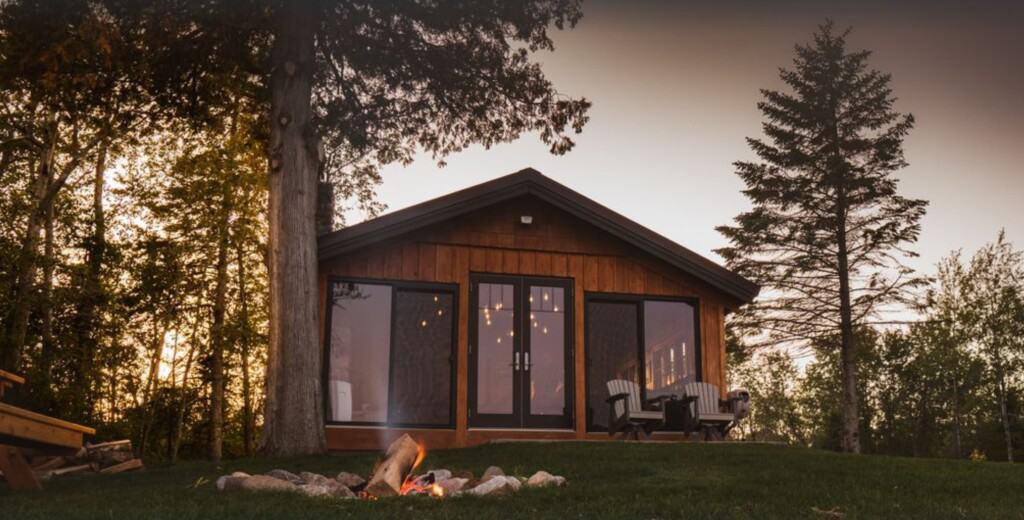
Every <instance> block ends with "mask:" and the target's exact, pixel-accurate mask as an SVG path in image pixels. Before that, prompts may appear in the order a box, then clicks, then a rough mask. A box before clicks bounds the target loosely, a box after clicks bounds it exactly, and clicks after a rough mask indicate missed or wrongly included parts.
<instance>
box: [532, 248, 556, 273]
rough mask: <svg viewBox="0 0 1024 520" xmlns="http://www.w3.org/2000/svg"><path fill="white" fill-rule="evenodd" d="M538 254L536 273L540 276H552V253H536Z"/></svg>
mask: <svg viewBox="0 0 1024 520" xmlns="http://www.w3.org/2000/svg"><path fill="white" fill-rule="evenodd" d="M535 255H536V256H537V265H536V269H537V271H536V273H537V275H539V276H552V275H554V273H553V272H552V269H551V253H535Z"/></svg>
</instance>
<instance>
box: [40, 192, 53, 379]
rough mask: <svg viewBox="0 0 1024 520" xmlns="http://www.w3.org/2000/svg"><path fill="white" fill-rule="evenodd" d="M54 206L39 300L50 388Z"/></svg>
mask: <svg viewBox="0 0 1024 520" xmlns="http://www.w3.org/2000/svg"><path fill="white" fill-rule="evenodd" d="M53 217H54V215H53V204H50V205H49V206H47V207H46V224H45V225H44V226H43V236H44V239H43V287H42V291H41V292H42V294H41V298H40V300H39V310H40V320H39V321H40V322H41V329H42V330H40V335H41V336H42V338H41V339H42V344H43V349H42V350H43V351H42V353H41V354H42V364H43V366H42V367H41V368H42V370H41V372H42V374H43V378H44V379H45V381H46V384H47V388H49V387H50V386H49V383H50V376H51V374H52V363H53V359H54V354H55V353H54V349H55V348H56V346H55V345H54V341H53V273H54V271H55V270H56V268H57V260H56V244H55V239H54V236H53V232H54V230H53Z"/></svg>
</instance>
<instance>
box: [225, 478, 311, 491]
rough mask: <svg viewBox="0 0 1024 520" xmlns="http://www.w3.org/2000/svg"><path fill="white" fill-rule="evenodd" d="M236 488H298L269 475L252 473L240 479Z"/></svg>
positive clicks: (251, 489)
mask: <svg viewBox="0 0 1024 520" xmlns="http://www.w3.org/2000/svg"><path fill="white" fill-rule="evenodd" d="M238 489H243V490H245V491H291V492H295V491H297V490H298V486H296V485H295V484H293V483H291V482H289V481H287V480H281V479H279V478H274V477H272V476H270V475H253V476H251V477H245V478H243V479H241V483H240V484H239V488H238Z"/></svg>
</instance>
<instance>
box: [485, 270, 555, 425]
mask: <svg viewBox="0 0 1024 520" xmlns="http://www.w3.org/2000/svg"><path fill="white" fill-rule="evenodd" d="M470 301H472V302H474V304H475V306H474V308H473V310H472V311H471V313H470V360H469V361H470V396H469V404H470V417H469V423H470V426H473V427H499V428H571V427H572V372H571V366H572V362H571V359H572V312H571V310H572V309H571V307H572V283H571V281H569V280H562V279H550V278H527V277H509V276H491V275H474V276H473V279H472V287H471V294H470Z"/></svg>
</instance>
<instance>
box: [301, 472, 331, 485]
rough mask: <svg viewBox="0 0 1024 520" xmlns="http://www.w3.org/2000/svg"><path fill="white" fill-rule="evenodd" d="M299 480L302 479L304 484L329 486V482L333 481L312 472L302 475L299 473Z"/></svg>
mask: <svg viewBox="0 0 1024 520" xmlns="http://www.w3.org/2000/svg"><path fill="white" fill-rule="evenodd" d="M299 478H301V479H302V482H303V483H305V484H316V485H327V482H329V481H331V479H329V478H327V477H325V476H323V475H320V474H318V473H313V472H310V471H303V472H302V473H299Z"/></svg>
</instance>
